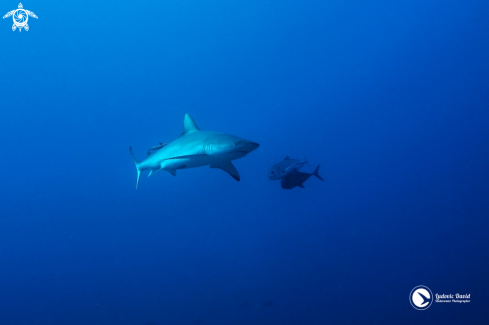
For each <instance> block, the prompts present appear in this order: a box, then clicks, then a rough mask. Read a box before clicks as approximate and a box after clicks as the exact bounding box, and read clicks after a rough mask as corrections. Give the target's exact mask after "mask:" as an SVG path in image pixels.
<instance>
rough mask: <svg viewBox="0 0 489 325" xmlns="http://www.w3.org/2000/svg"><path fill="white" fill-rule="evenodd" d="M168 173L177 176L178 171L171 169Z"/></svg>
mask: <svg viewBox="0 0 489 325" xmlns="http://www.w3.org/2000/svg"><path fill="white" fill-rule="evenodd" d="M168 172H169V173H170V174H172V175H173V176H177V170H176V169H170V170H168Z"/></svg>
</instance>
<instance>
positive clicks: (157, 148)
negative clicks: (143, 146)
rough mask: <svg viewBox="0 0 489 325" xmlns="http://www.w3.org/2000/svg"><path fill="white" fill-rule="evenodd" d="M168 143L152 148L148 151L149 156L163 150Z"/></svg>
mask: <svg viewBox="0 0 489 325" xmlns="http://www.w3.org/2000/svg"><path fill="white" fill-rule="evenodd" d="M167 144H168V143H161V142H160V144H159V145H157V146H154V147H151V148H149V149H148V152H147V156H148V157H149V156H151V155H152V154H154V153H155V152H156V151H158V150H160V149H161V148H163V147H164V146H166V145H167Z"/></svg>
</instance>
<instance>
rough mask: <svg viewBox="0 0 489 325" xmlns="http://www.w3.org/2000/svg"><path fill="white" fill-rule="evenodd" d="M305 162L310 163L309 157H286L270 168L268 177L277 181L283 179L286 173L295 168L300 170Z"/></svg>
mask: <svg viewBox="0 0 489 325" xmlns="http://www.w3.org/2000/svg"><path fill="white" fill-rule="evenodd" d="M304 164H308V165H309V163H308V162H307V159H305V158H304V160H297V159H290V158H289V156H287V157H285V159H284V160H282V161H281V162H279V163H276V164H275V165H273V166H272V168H270V170H269V171H268V179H270V180H272V181H275V180H279V179H282V178H283V177H285V176H286V175H288V174H290V173H291V172H293V171H294V170H299V169H301V168H302V167H303V166H304Z"/></svg>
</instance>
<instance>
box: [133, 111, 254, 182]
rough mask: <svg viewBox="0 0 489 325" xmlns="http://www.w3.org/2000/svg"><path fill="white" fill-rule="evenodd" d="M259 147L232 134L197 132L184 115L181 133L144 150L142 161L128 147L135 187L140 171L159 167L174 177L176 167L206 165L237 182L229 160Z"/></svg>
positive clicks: (193, 124)
mask: <svg viewBox="0 0 489 325" xmlns="http://www.w3.org/2000/svg"><path fill="white" fill-rule="evenodd" d="M259 146H260V145H259V144H258V143H256V142H253V141H249V140H246V139H243V138H240V137H237V136H234V135H230V134H225V133H218V132H210V131H201V130H200V129H199V128H198V127H197V124H195V122H194V120H193V119H192V117H190V115H188V114H185V117H184V120H183V133H182V134H181V135H180V137H178V138H176V139H175V140H173V141H171V142H169V143H168V144H160V145H159V146H156V147H153V148H151V149H150V151H149V152H148V153H149V156H148V157H146V159H144V160H143V161H139V160H138V159H136V157H135V156H134V153H133V152H132V148H131V147H129V151H130V152H131V156H132V159H133V160H134V163H135V164H136V170H137V172H138V179H137V182H136V190H137V188H138V186H139V177H140V176H141V172H143V171H145V170H148V171H149V174H148V177H149V176H150V175H151V174H152V173H154V172H160V171H162V170H166V171H167V172H169V173H170V174H172V175H173V176H175V175H176V173H177V169H187V168H194V167H201V166H206V165H209V166H210V167H211V168H219V169H222V170H224V171H225V172H227V173H229V175H231V176H232V177H233V178H234V179H235V180H237V181H239V180H240V177H239V173H238V171H237V170H236V168H235V167H234V165H233V163H232V162H231V161H232V160H236V159H239V158H243V157H244V156H246V155H247V154H249V153H250V152H252V151H253V150H255V149H256V148H258V147H259ZM153 151H154V152H153Z"/></svg>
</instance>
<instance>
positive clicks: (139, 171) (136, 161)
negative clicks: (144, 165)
mask: <svg viewBox="0 0 489 325" xmlns="http://www.w3.org/2000/svg"><path fill="white" fill-rule="evenodd" d="M129 152H130V153H131V157H132V160H134V164H136V170H137V171H138V179H137V181H136V191H137V190H138V186H139V177H140V176H141V170H140V169H139V164H140V163H141V162H140V161H139V160H137V159H136V157H135V156H134V153H133V152H132V147H129Z"/></svg>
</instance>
